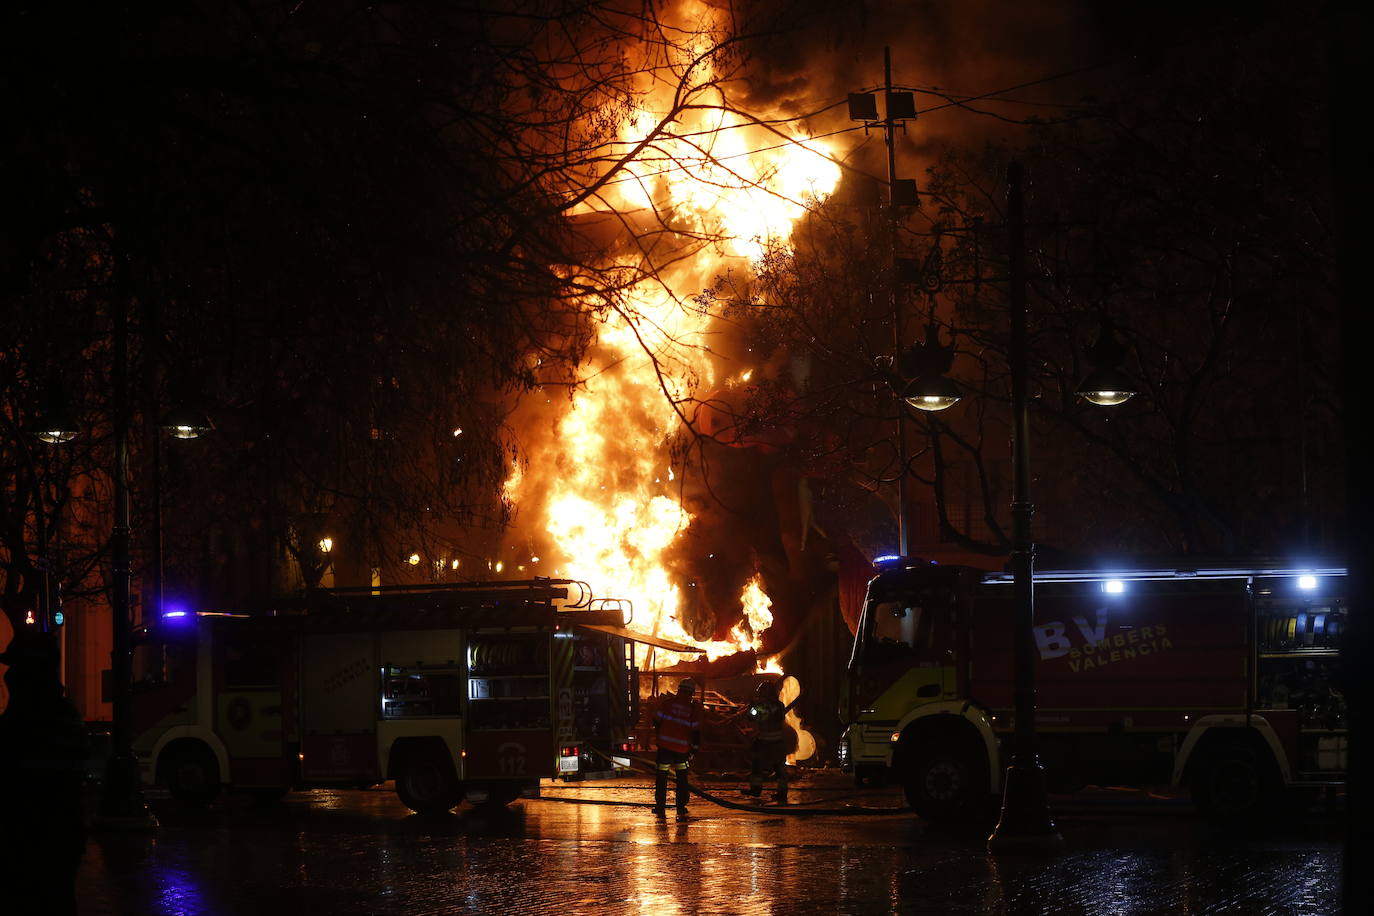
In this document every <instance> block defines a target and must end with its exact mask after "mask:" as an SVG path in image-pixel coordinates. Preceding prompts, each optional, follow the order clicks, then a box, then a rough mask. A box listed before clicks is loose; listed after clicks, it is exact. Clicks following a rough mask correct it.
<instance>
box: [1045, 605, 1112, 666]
mask: <svg viewBox="0 0 1374 916" xmlns="http://www.w3.org/2000/svg"><path fill="white" fill-rule="evenodd" d="M1094 616H1095V618H1096V619H1095V620H1094V622H1093V623H1091V624H1089V623H1088V619H1087V618H1086V617H1075V618H1073V623H1074V626H1075V627H1077V628H1078V632H1079V634H1080V635H1081V636H1082V637H1083V643H1086V644H1087V645H1092V644H1093V643H1097V642H1101V641H1102V640H1104V639H1106V638H1107V609H1106V608H1104V607H1100V608H1098V609H1097V613H1096V614H1095V615H1094ZM1035 645H1036V646H1037V647H1038V648H1039V649H1040V657H1041V658H1058V657H1059V656H1061V655H1068V654H1069V650H1070V649H1072V648H1073V641H1072V640H1071V639H1069V633H1068V626H1067V625H1066V624H1064V623H1063V622H1061V621H1058V620H1055V621H1051V622H1050V623H1039V624H1036V625H1035Z"/></svg>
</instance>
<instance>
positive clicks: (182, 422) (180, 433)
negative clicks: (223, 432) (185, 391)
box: [158, 407, 215, 439]
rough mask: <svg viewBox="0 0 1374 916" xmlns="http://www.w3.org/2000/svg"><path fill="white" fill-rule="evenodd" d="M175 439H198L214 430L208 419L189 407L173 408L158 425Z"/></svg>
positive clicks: (213, 425)
mask: <svg viewBox="0 0 1374 916" xmlns="http://www.w3.org/2000/svg"><path fill="white" fill-rule="evenodd" d="M158 425H159V426H161V427H162V428H163V429H165V430H167V432H169V433H171V434H172V436H173V437H174V438H177V439H199V438H200V437H201V436H203V435H205V434H206V433H208V432H210V431H211V430H212V429H214V428H215V424H213V423H211V422H210V418H209V417H207V416H206V415H205V414H203V413H201V412H200V411H198V410H195V409H193V408H191V407H174V408H172V409H171V410H170V411H168V412H167V414H166V416H164V417H163V418H162V421H161V422H160V423H159V424H158Z"/></svg>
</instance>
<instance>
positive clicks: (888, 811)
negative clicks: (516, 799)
mask: <svg viewBox="0 0 1374 916" xmlns="http://www.w3.org/2000/svg"><path fill="white" fill-rule="evenodd" d="M593 751H594V753H596V754H597V755H598V756H600V757H603V758H605V759H606V760H608V761H610V760H611V758H610V757H607V756H606V755H605V754H604V753H602V752H601V751H598V750H595V749H593ZM621 759H622V760H623V759H625V758H624V757H623V756H622V758H621ZM629 759H630V760H631V761H632V762H633V763H635V764H637V766H636V767H635V769H637V770H639V771H640V772H643V773H646V774H648V775H651V776H652V775H654V774H655V772H656V768H655V766H654V764H653V763H651V762H650V761H648V760H645V759H644V758H642V757H635V756H630V757H629ZM611 762H614V761H611ZM669 788H670V789H671V786H670V787H669ZM687 788H688V790H689V791H690V792H691V793H692V794H693V795H699V796H701V797H702V798H704V799H706V800H707V801H708V802H710V803H711V804H713V805H719V806H720V807H722V808H730V809H732V810H734V811H754V812H757V813H759V814H786V815H790V816H793V817H806V816H811V815H832V816H833V815H837V814H859V815H892V814H907V813H910V811H911V809H910V808H908V807H906V806H905V805H904V806H902V807H900V808H810V807H805V805H806V804H807V803H801V804H798V805H787V806H783V805H748V804H743V803H741V802H733V801H728V800H727V799H724V798H721V797H719V796H717V795H712V794H711V793H710V792H707V791H706V790H705V789H703V788H701V787H700V786H698V785H696V784H695V783H693V782H691V781H690V780H689V781H688V783H687ZM545 800H546V801H558V802H566V803H568V804H573V805H619V806H624V807H634V808H648V807H651V805H649V804H644V803H642V802H624V801H613V800H610V799H592V798H547V797H546V798H545Z"/></svg>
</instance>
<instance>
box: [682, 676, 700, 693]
mask: <svg viewBox="0 0 1374 916" xmlns="http://www.w3.org/2000/svg"><path fill="white" fill-rule="evenodd" d="M677 692H678V693H680V694H682V695H683V696H688V697H690V696H691V695H692V694H694V693H696V692H697V682H696V681H694V680H692V679H691V678H690V677H684V678H683V679H682V680H681V681H679V682H678V685H677Z"/></svg>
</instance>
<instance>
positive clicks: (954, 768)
mask: <svg viewBox="0 0 1374 916" xmlns="http://www.w3.org/2000/svg"><path fill="white" fill-rule="evenodd" d="M1345 582H1346V575H1345V569H1344V568H1343V567H1339V566H1334V565H1328V566H1323V567H1316V568H1304V569H1297V568H1287V567H1281V566H1277V565H1275V566H1253V567H1249V568H1210V569H1208V568H1182V567H1178V568H1173V567H1171V568H1159V569H1133V570H1111V569H1103V570H1093V571H1083V570H1077V571H1058V572H1040V573H1037V574H1036V576H1035V583H1036V584H1035V616H1034V622H1035V626H1034V638H1035V651H1036V657H1035V663H1036V668H1035V677H1036V690H1037V708H1036V723H1035V724H1036V731H1037V734H1038V736H1039V742H1040V753H1041V760H1042V762H1043V764H1044V766H1045V769H1046V775H1047V777H1048V778H1049V779H1050V784H1051V788H1052V789H1055V790H1059V791H1072V790H1074V789H1076V788H1081V787H1082V786H1084V785H1089V784H1092V785H1135V786H1151V785H1156V786H1163V785H1174V786H1186V787H1188V788H1189V789H1190V790H1191V793H1192V798H1193V800H1194V802H1195V804H1196V805H1197V806H1198V808H1199V809H1200V810H1201V811H1202V812H1203V813H1204V814H1206V815H1208V816H1210V817H1212V818H1214V819H1218V820H1227V821H1237V820H1245V819H1250V818H1253V817H1255V816H1258V815H1261V814H1263V813H1265V812H1266V811H1268V810H1270V809H1271V806H1272V805H1273V804H1274V803H1276V802H1278V801H1279V800H1280V795H1281V793H1282V794H1285V795H1287V796H1289V797H1301V796H1302V795H1305V794H1306V795H1311V794H1314V793H1315V790H1317V789H1319V788H1321V787H1325V786H1336V785H1341V784H1342V783H1343V781H1344V778H1345V769H1346V742H1347V734H1348V733H1347V719H1346V708H1345V701H1344V698H1343V696H1342V693H1341V689H1340V680H1339V676H1338V675H1339V665H1340V663H1341V656H1340V646H1341V638H1342V634H1343V633H1344V631H1345V622H1346V619H1347V614H1348V610H1349V608H1348V603H1347V597H1346V595H1345V591H1344V590H1345ZM1012 593H1013V586H1012V577H1011V575H1010V574H1002V573H996V574H990V573H986V572H983V571H980V570H974V569H969V568H961V567H946V566H937V565H932V564H928V563H910V562H905V561H900V560H897V561H895V562H893V563H892V564H891V565H890V566H888V567H887V568H881V567H880V571H879V572H878V574H877V575H876V576H875V577H874V578H873V579H872V580H871V581H870V582H869V584H868V591H867V595H866V597H865V602H864V607H863V610H862V614H861V617H860V620H859V623H858V628H857V633H856V635H855V638H854V646H853V651H852V654H851V658H850V662H849V672H848V676H849V680H848V695H847V703H848V710H847V714H848V717H847V719H846V721H847V722H848V723H850V724H849V726H848V729H847V730H846V732H845V735H844V740H843V741H842V746H841V750H840V754H841V758H842V762H843V764H844V766H845V767H846V768H850V769H852V770H853V772H854V773H855V774H856V776H857V777H858V778H859V779H860V780H862V781H889V780H891V781H895V782H899V783H900V784H901V785H902V786H903V787H904V788H905V791H906V796H907V800H908V802H909V803H910V805H911V806H912V808H913V809H914V810H915V811H916V812H917V813H918V814H920V815H921V816H923V817H926V818H928V819H932V820H948V819H954V818H961V817H967V816H970V815H973V814H974V813H976V812H978V811H981V810H984V805H985V803H986V802H987V800H988V799H989V797H992V796H995V795H996V793H998V792H1000V790H1001V781H1002V776H1003V772H1004V770H1005V767H1006V765H1007V762H1008V757H1009V754H1010V747H1011V742H1010V738H1011V735H1012V732H1013V727H1014V722H1013V709H1014V701H1013V687H1014V684H1013V665H1012V647H1013V638H1014V634H1013V594H1012ZM1285 790H1287V791H1286V792H1285Z"/></svg>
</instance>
